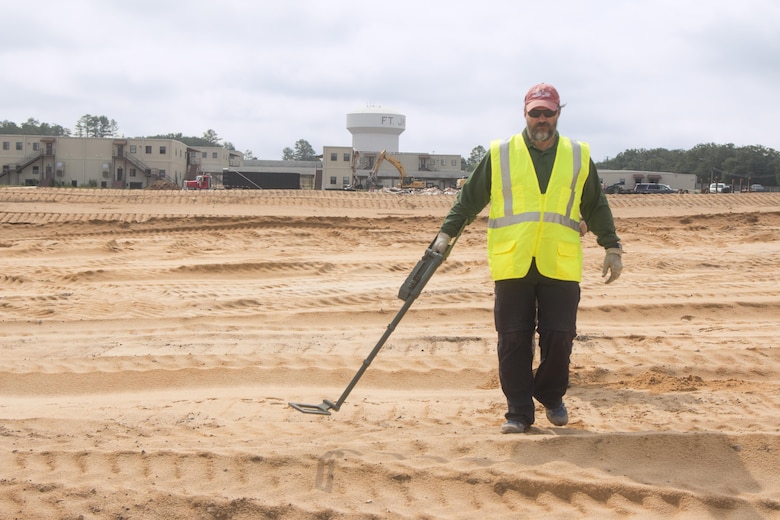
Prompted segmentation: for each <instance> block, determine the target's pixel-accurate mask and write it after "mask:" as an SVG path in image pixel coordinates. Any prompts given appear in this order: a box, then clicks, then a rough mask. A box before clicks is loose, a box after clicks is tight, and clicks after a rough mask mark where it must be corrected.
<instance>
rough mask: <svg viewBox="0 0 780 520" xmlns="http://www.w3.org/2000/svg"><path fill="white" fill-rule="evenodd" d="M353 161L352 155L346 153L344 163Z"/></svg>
mask: <svg viewBox="0 0 780 520" xmlns="http://www.w3.org/2000/svg"><path fill="white" fill-rule="evenodd" d="M351 160H352V157H350V154H348V153H345V154H344V162H349V161H351Z"/></svg>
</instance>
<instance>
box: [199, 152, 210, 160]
mask: <svg viewBox="0 0 780 520" xmlns="http://www.w3.org/2000/svg"><path fill="white" fill-rule="evenodd" d="M200 156H201V157H202V158H203V159H208V158H209V153H208V152H202V153H201V154H200Z"/></svg>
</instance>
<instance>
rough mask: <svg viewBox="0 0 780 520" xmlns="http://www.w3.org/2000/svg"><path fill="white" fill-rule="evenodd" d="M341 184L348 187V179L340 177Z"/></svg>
mask: <svg viewBox="0 0 780 520" xmlns="http://www.w3.org/2000/svg"><path fill="white" fill-rule="evenodd" d="M341 184H342V185H343V186H349V177H342V178H341Z"/></svg>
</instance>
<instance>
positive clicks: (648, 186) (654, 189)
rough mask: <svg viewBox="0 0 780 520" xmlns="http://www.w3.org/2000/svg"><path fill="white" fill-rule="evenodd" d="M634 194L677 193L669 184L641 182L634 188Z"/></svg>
mask: <svg viewBox="0 0 780 520" xmlns="http://www.w3.org/2000/svg"><path fill="white" fill-rule="evenodd" d="M634 193H675V190H673V189H672V188H671V186H669V185H668V184H657V183H653V182H651V183H646V182H640V183H639V184H637V185H636V186H634Z"/></svg>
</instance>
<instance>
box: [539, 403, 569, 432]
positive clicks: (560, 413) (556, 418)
mask: <svg viewBox="0 0 780 520" xmlns="http://www.w3.org/2000/svg"><path fill="white" fill-rule="evenodd" d="M544 411H545V412H546V414H547V420H548V421H550V422H551V423H553V424H554V425H555V426H566V424H568V422H569V412H567V411H566V406H565V405H564V404H563V402H561V404H559V405H558V406H556V407H555V408H545V410H544Z"/></svg>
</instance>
